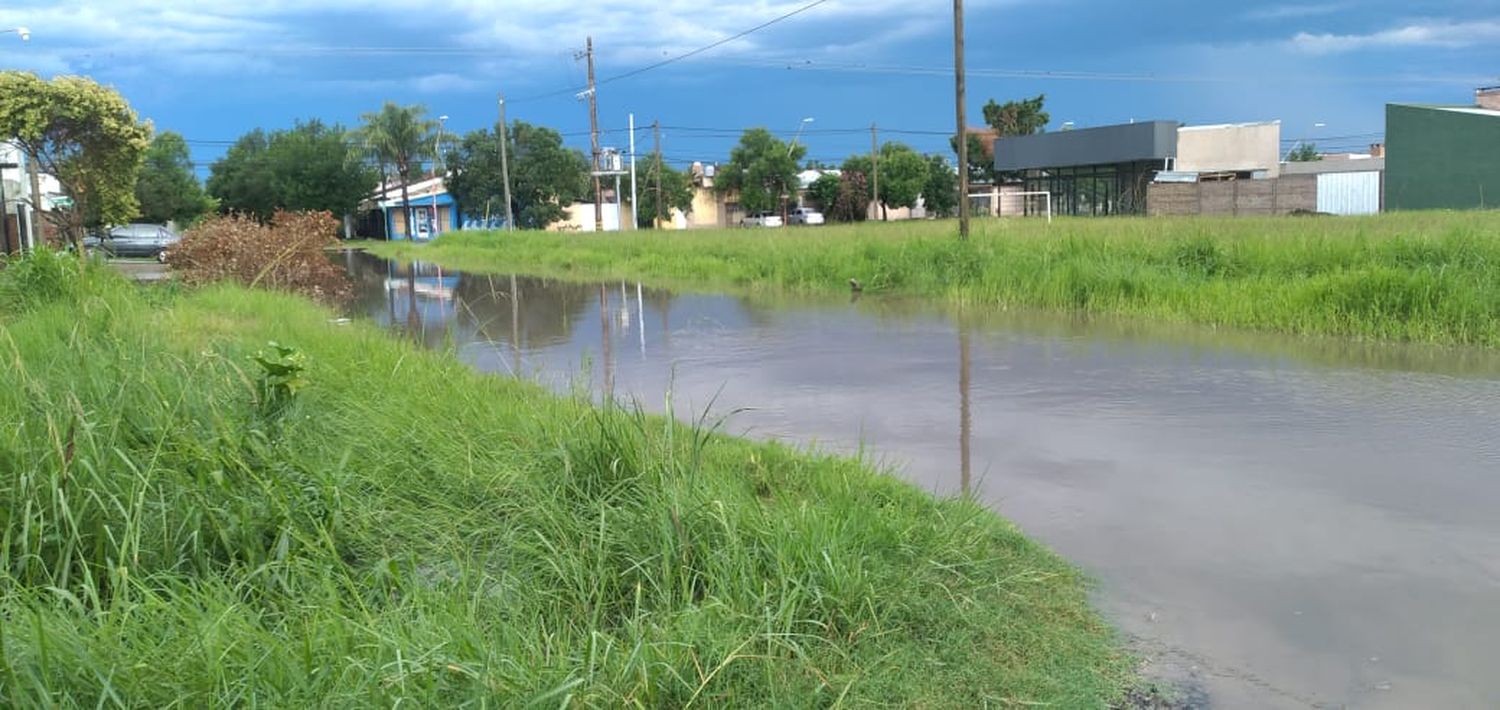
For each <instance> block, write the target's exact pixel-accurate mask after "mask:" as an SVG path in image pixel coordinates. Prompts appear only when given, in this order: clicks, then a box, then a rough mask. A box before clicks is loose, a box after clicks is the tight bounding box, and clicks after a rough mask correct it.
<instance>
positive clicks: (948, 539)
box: [0, 262, 1132, 707]
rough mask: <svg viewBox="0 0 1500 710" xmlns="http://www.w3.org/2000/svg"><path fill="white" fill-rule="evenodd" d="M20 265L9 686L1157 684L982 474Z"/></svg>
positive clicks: (320, 689) (4, 570)
mask: <svg viewBox="0 0 1500 710" xmlns="http://www.w3.org/2000/svg"><path fill="white" fill-rule="evenodd" d="M73 263H74V264H76V262H73ZM18 280H24V282H25V283H26V284H27V285H28V286H30V287H32V288H33V289H40V288H41V287H42V286H46V285H47V284H51V286H50V287H48V288H46V289H41V290H36V291H35V294H36V295H34V296H33V297H30V298H29V299H28V300H25V301H15V302H7V303H6V304H5V305H3V306H0V308H3V309H4V310H0V360H4V362H5V368H6V372H7V376H6V377H5V378H4V379H3V380H0V421H4V422H6V426H4V427H0V470H4V471H5V472H6V476H5V478H4V479H3V480H0V519H3V523H4V526H3V529H4V530H5V534H4V538H3V539H0V619H3V623H0V705H3V706H6V707H29V706H132V707H141V706H185V707H201V706H231V705H244V706H254V705H268V706H274V707H314V706H319V707H321V706H354V705H358V706H392V705H395V704H398V703H400V702H406V703H416V704H417V705H418V706H421V707H454V706H482V705H503V706H521V705H527V704H530V705H538V706H554V707H555V706H561V705H567V706H606V707H619V706H651V707H687V706H693V705H698V706H719V707H743V706H764V707H812V706H816V707H824V706H831V705H871V704H875V705H890V706H902V707H911V706H916V707H977V706H981V705H984V704H1023V703H1024V704H1031V703H1038V704H1049V705H1052V706H1054V707H1100V706H1105V705H1108V704H1110V703H1113V702H1116V701H1118V700H1120V699H1121V698H1122V697H1123V693H1124V691H1125V689H1126V688H1127V686H1128V685H1129V684H1130V683H1131V682H1132V680H1131V679H1132V672H1131V662H1130V659H1129V658H1128V657H1127V656H1125V655H1124V654H1122V653H1121V652H1120V651H1119V649H1118V647H1117V645H1116V641H1115V639H1114V637H1113V634H1112V633H1111V631H1110V629H1109V628H1108V627H1107V626H1106V625H1105V624H1103V623H1102V622H1101V620H1100V619H1099V618H1098V616H1097V615H1096V614H1095V612H1094V611H1092V610H1091V609H1090V607H1089V605H1088V602H1087V595H1086V589H1085V585H1084V583H1083V580H1082V579H1081V578H1080V576H1079V575H1078V573H1077V572H1076V571H1075V570H1073V569H1072V568H1070V567H1069V566H1068V565H1067V564H1066V563H1064V562H1063V561H1061V560H1059V559H1058V558H1057V557H1056V556H1054V555H1053V554H1051V553H1050V552H1048V551H1046V550H1045V549H1043V548H1041V547H1039V546H1038V545H1036V544H1034V543H1032V542H1030V541H1028V540H1027V539H1026V538H1024V537H1023V536H1022V535H1021V534H1019V533H1018V532H1017V531H1016V530H1015V529H1014V528H1013V527H1012V526H1010V525H1009V524H1007V523H1006V522H1004V521H1003V520H1001V519H999V518H998V517H996V516H995V515H993V514H991V513H989V512H986V511H985V510H983V509H982V508H981V507H979V506H978V505H976V504H973V503H971V502H968V501H962V500H935V499H933V498H931V497H930V496H928V495H926V494H924V493H923V492H921V491H919V490H917V489H915V488H913V487H911V486H908V485H906V484H903V483H901V482H899V481H898V480H896V479H895V478H893V477H890V476H886V475H883V474H881V473H879V472H877V471H874V470H872V469H871V468H869V467H868V466H866V465H864V464H861V463H859V462H856V461H852V460H849V459H845V458H837V457H828V456H823V455H818V454H815V453H809V452H804V451H796V450H793V449H790V448H787V447H784V446H778V445H770V444H756V443H751V442H747V441H744V440H740V439H735V438H729V437H724V436H720V435H717V434H715V433H714V432H713V431H712V426H711V425H709V424H707V423H704V424H700V425H699V426H685V425H682V424H677V423H674V422H673V421H672V420H671V419H670V418H663V417H652V416H647V415H644V414H642V413H640V412H639V411H633V410H630V409H622V408H607V409H602V410H601V409H598V408H595V407H592V406H590V404H589V403H588V402H587V401H585V400H583V399H574V398H566V397H558V396H555V395H552V394H550V393H548V392H546V391H544V390H543V389H541V388H540V387H538V386H534V385H532V384H528V383H525V382H519V381H513V380H509V379H502V378H496V377H489V376H484V375H480V374H477V373H475V372H473V371H471V370H470V369H469V368H468V367H466V366H465V365H463V364H462V363H461V362H459V361H458V360H457V359H456V358H455V357H453V356H451V355H450V354H445V353H435V352H428V351H425V350H422V349H419V348H417V347H415V346H412V345H408V344H404V343H401V342H398V341H396V340H394V339H392V338H389V337H388V336H386V335H385V334H384V333H382V332H379V331H378V330H376V329H375V328H373V327H367V326H363V325H358V324H356V325H353V326H347V325H346V326H339V325H336V324H334V323H331V322H330V319H331V316H332V314H331V313H330V312H328V311H326V310H324V309H321V308H319V307H317V306H314V305H312V304H310V303H308V302H306V301H303V300H300V299H297V298H294V297H291V296H285V295H277V294H271V293H266V292H259V291H247V290H244V289H241V288H237V287H212V288H208V289H205V290H202V291H196V292H190V293H184V292H180V291H175V290H167V291H139V290H137V289H136V287H133V286H131V285H128V284H126V283H124V282H123V281H122V280H121V279H119V278H118V277H114V276H111V275H109V274H108V273H105V271H104V270H102V269H86V270H83V271H82V272H81V273H80V272H78V271H77V270H76V268H74V267H70V266H69V265H67V264H66V263H63V262H58V263H57V264H53V265H50V266H48V267H47V268H35V269H30V270H27V269H25V268H22V267H21V266H20V265H13V266H11V267H9V268H8V269H6V270H4V271H0V293H9V291H6V288H7V284H14V283H16V282H17V281H18ZM268 341H276V342H277V343H280V347H279V348H272V347H269V346H268V345H267V343H268Z"/></svg>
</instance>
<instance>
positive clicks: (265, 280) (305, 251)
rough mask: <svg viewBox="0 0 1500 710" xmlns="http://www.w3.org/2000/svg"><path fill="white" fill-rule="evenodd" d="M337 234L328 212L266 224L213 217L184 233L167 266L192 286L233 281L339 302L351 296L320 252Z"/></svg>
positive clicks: (278, 217)
mask: <svg viewBox="0 0 1500 710" xmlns="http://www.w3.org/2000/svg"><path fill="white" fill-rule="evenodd" d="M337 234H338V220H337V219H335V218H334V217H333V215H331V214H329V213H327V212H277V213H276V214H275V216H273V217H272V218H271V221H269V222H266V223H264V224H262V223H260V222H257V221H256V220H255V219H254V218H252V217H248V216H245V215H239V214H231V215H225V216H215V217H211V218H209V219H206V220H204V221H202V222H200V223H199V224H198V225H197V226H194V227H193V228H192V229H190V230H188V233H187V234H186V235H185V236H184V237H183V239H182V242H181V243H180V244H178V245H177V246H176V247H175V248H173V249H172V250H171V251H169V252H168V253H167V264H168V265H169V266H171V267H172V269H173V270H174V271H176V272H178V274H179V275H180V276H181V278H182V280H183V282H184V283H187V284H190V285H199V284H207V283H218V282H221V281H232V282H235V283H240V284H244V285H246V286H253V287H260V288H267V289H272V290H277V291H291V292H294V293H300V294H303V295H306V296H311V297H312V298H315V299H318V300H320V301H323V302H326V303H337V302H340V301H343V300H345V299H347V298H348V297H349V296H350V294H351V293H352V291H353V286H352V285H351V284H350V283H349V279H348V277H347V276H345V275H344V272H343V270H342V269H340V268H338V266H336V265H334V263H333V262H331V261H329V259H328V255H327V254H325V253H324V251H323V249H324V248H325V247H327V246H329V245H331V244H334V243H336V242H337Z"/></svg>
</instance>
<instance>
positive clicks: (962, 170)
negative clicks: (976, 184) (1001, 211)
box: [953, 0, 969, 241]
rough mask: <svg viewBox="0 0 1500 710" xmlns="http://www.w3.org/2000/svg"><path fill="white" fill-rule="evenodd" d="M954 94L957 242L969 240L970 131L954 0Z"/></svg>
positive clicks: (959, 9)
mask: <svg viewBox="0 0 1500 710" xmlns="http://www.w3.org/2000/svg"><path fill="white" fill-rule="evenodd" d="M953 93H954V102H955V105H956V107H957V109H958V238H959V239H962V240H964V241H968V239H969V127H968V125H967V124H968V116H967V112H966V111H965V110H964V0H953Z"/></svg>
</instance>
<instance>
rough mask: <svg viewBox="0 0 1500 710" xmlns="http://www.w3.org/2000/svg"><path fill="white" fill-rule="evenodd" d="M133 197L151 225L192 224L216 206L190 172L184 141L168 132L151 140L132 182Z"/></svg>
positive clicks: (185, 142)
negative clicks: (139, 170)
mask: <svg viewBox="0 0 1500 710" xmlns="http://www.w3.org/2000/svg"><path fill="white" fill-rule="evenodd" d="M135 197H136V200H137V201H139V202H140V204H141V219H143V220H145V221H147V222H151V223H153V224H165V223H167V222H176V223H177V224H179V225H187V224H191V223H192V222H193V221H194V220H196V219H198V217H199V216H200V215H202V214H204V213H205V212H211V211H213V209H214V207H215V202H214V200H213V198H211V197H209V196H208V195H206V194H204V192H203V186H202V185H199V184H198V177H197V176H196V175H194V174H193V161H192V160H191V159H190V158H189V157H188V146H187V141H185V140H183V138H182V136H181V135H179V134H176V133H173V132H171V131H167V132H165V133H158V134H157V135H156V137H155V138H153V139H151V147H150V148H147V149H146V161H145V164H144V165H142V166H141V174H140V177H138V178H137V179H136V182H135Z"/></svg>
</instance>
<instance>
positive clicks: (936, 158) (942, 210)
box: [922, 154, 959, 217]
mask: <svg viewBox="0 0 1500 710" xmlns="http://www.w3.org/2000/svg"><path fill="white" fill-rule="evenodd" d="M958 200H959V196H958V170H957V168H954V167H953V166H952V165H950V164H949V163H948V159H947V158H945V157H943V156H941V155H937V154H933V155H929V156H927V182H926V183H925V184H924V185H923V186H922V202H923V203H924V204H926V206H927V212H928V214H932V215H936V216H939V217H949V216H952V215H953V214H955V212H956V210H957V208H958Z"/></svg>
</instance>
